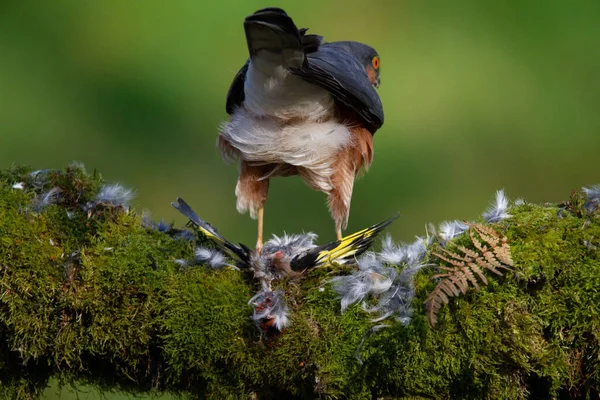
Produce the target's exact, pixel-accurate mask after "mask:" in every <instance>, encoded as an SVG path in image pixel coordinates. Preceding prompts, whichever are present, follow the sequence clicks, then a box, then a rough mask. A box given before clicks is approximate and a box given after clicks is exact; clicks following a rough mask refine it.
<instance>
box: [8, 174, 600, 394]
mask: <svg viewBox="0 0 600 400" xmlns="http://www.w3.org/2000/svg"><path fill="white" fill-rule="evenodd" d="M30 172H31V171H29V170H28V169H26V168H14V169H12V170H9V171H3V172H0V336H1V337H2V341H1V342H0V389H1V391H2V392H3V394H5V396H6V397H7V398H13V397H20V398H36V397H39V395H40V393H41V391H42V390H43V389H44V388H45V386H46V385H47V383H48V380H49V379H50V378H58V379H59V380H61V381H62V382H79V383H82V382H83V383H92V384H94V385H98V386H99V387H101V388H106V389H108V388H111V389H115V388H118V389H123V390H128V391H133V392H147V391H151V392H155V393H157V392H172V393H182V394H189V395H192V396H197V397H202V398H204V397H208V398H219V399H220V398H251V397H254V398H283V397H285V398H292V397H297V398H314V397H319V396H320V397H324V398H340V397H342V398H346V397H347V398H358V399H371V398H381V397H383V398H415V397H428V398H429V397H434V398H448V397H451V398H511V399H516V398H527V397H531V398H548V397H551V396H557V395H565V396H567V395H570V396H575V397H576V396H595V395H597V394H598V391H597V390H598V385H599V383H600V352H599V349H600V319H599V316H600V290H598V288H599V287H600V256H599V252H598V246H600V218H599V217H598V214H597V212H595V210H596V209H595V208H594V209H593V210H590V202H589V201H588V202H587V203H586V201H585V198H584V197H583V195H581V194H579V193H575V194H574V195H573V197H572V198H571V199H570V200H569V201H568V202H566V203H565V204H564V205H562V207H559V206H557V205H543V206H542V205H533V204H521V205H518V206H515V207H513V208H512V209H511V215H512V217H511V218H508V219H504V220H502V221H501V222H499V223H496V224H494V229H495V231H496V232H499V233H500V234H501V235H502V236H506V238H507V240H508V244H509V245H510V250H511V255H512V259H513V264H514V267H513V268H512V269H511V270H512V272H511V273H507V274H505V276H503V277H494V279H489V280H488V285H487V286H482V287H481V289H480V290H479V291H469V292H467V293H466V294H465V295H462V296H460V297H456V298H454V299H452V300H451V301H450V302H449V303H450V304H449V306H447V307H443V308H441V309H440V310H439V313H438V314H437V324H436V326H435V328H432V327H430V325H429V324H428V322H427V319H426V310H425V306H424V305H423V301H424V300H425V299H426V298H427V296H428V294H429V293H430V292H431V291H432V290H433V289H434V288H435V286H436V282H435V281H432V280H431V279H430V277H431V276H432V275H434V274H435V273H436V271H435V269H433V268H431V269H423V271H422V272H420V273H419V274H418V275H417V276H416V281H415V285H416V286H415V288H416V299H417V300H418V301H415V302H414V304H415V312H414V315H413V319H412V322H411V324H410V325H408V326H403V325H402V324H399V323H391V324H390V325H389V327H388V328H387V329H381V330H377V329H374V327H373V325H374V324H373V323H372V322H370V320H369V314H367V313H366V312H365V311H363V310H362V309H361V307H360V306H357V305H354V306H351V307H349V308H348V309H347V310H346V312H344V313H341V312H340V301H339V299H338V297H337V294H336V293H335V291H334V290H332V288H331V285H326V284H325V282H326V281H327V280H328V279H329V278H330V276H331V272H334V271H335V272H337V273H343V272H345V271H346V272H347V270H348V267H343V266H327V267H322V268H317V269H315V270H313V271H311V272H310V273H309V274H308V276H307V277H306V278H305V279H304V280H302V281H301V282H299V283H291V282H284V283H282V289H283V290H285V291H286V295H287V298H288V302H289V304H288V306H289V308H290V310H291V314H290V317H291V320H292V324H291V326H290V327H288V328H286V329H284V331H283V332H280V333H277V334H274V335H270V336H267V337H265V336H261V333H260V332H259V330H258V329H256V327H255V326H254V324H253V322H252V321H251V320H250V319H249V316H250V314H251V312H252V310H251V307H250V306H249V305H248V300H249V299H250V297H251V296H252V294H253V293H254V291H255V289H256V288H255V287H254V286H253V285H254V284H253V281H252V280H251V279H250V277H249V276H248V275H247V274H246V273H245V272H244V271H237V270H233V269H223V270H219V271H215V270H211V269H209V268H205V267H202V266H198V267H187V268H183V269H182V268H181V267H180V266H179V265H178V264H177V263H176V262H175V260H177V259H185V258H188V259H189V258H192V257H193V252H194V246H195V244H194V243H193V242H190V241H187V240H182V239H180V238H178V237H179V236H181V235H178V233H179V234H181V233H182V231H177V230H174V229H173V228H171V227H168V226H167V227H163V228H162V229H160V230H157V229H149V228H147V227H144V226H142V223H141V222H142V217H141V216H140V215H138V214H137V213H136V212H135V211H129V210H127V209H126V207H123V206H119V205H115V204H112V203H111V202H110V201H107V202H104V203H102V202H97V201H95V200H94V199H95V197H94V196H95V194H96V193H97V192H98V191H99V190H100V186H101V183H102V182H101V180H100V178H99V177H98V176H97V175H93V176H89V175H87V174H86V173H85V172H84V171H83V170H82V169H81V168H78V167H69V168H68V169H67V170H66V171H63V172H60V171H59V172H47V174H48V175H47V176H46V178H45V180H44V181H43V182H42V181H41V180H37V181H36V179H38V174H31V173H30ZM21 183H22V184H21ZM44 185H45V187H42V186H44ZM21 187H22V188H23V189H21ZM55 187H56V188H59V189H60V196H59V197H57V196H56V195H55V194H54V195H52V196H54V200H52V199H44V198H42V196H40V193H42V192H44V193H46V194H48V191H49V190H51V189H53V188H55ZM120 195H123V193H121V194H120ZM52 196H50V197H52ZM174 197H175V196H174ZM469 240H471V239H470V238H469V237H468V235H462V236H461V237H458V238H457V239H456V245H457V246H463V248H465V249H466V247H464V246H467V245H468V242H469ZM434 247H435V246H434ZM457 248H460V247H457ZM431 251H432V252H434V251H435V252H437V253H440V254H441V249H439V248H438V249H435V248H432V249H431ZM463 253H465V254H468V253H467V252H464V251H463ZM376 330H377V332H376V333H374V334H372V335H367V336H366V335H365V334H366V333H367V332H374V331H376ZM357 349H359V350H360V356H361V359H362V363H361V362H359V361H358V360H357V359H356V357H355V352H356V351H357Z"/></svg>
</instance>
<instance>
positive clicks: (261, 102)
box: [217, 8, 383, 250]
mask: <svg viewBox="0 0 600 400" xmlns="http://www.w3.org/2000/svg"><path fill="white" fill-rule="evenodd" d="M244 28H245V32H246V41H247V43H248V51H249V54H250V56H249V58H248V60H247V61H246V63H245V64H244V66H243V67H242V68H241V69H240V71H239V72H238V73H237V75H236V76H235V78H234V80H233V83H232V84H231V87H230V89H229V92H228V94H227V105H226V109H227V112H228V114H230V120H229V122H227V123H226V124H224V125H223V127H222V130H221V132H220V134H219V137H218V140H217V143H218V145H219V147H220V149H221V151H222V153H223V156H224V157H225V158H226V159H231V160H239V163H240V174H239V179H238V182H237V185H236V189H235V193H236V196H237V209H238V211H239V212H242V213H243V212H246V211H249V212H250V216H251V217H252V218H255V219H258V240H257V245H256V248H257V250H260V249H261V247H262V232H263V213H264V205H265V201H266V199H267V193H268V189H269V180H270V178H273V177H277V176H282V177H283V176H291V175H299V176H300V177H301V178H302V179H303V180H304V181H305V182H306V184H307V185H308V186H309V187H311V188H312V189H315V190H320V191H322V192H325V193H326V194H327V197H328V204H329V209H330V211H331V214H332V217H333V219H334V221H335V231H336V236H337V239H338V240H339V239H341V238H342V229H345V228H346V225H347V223H348V216H349V213H350V200H351V197H352V188H353V185H354V179H355V177H356V175H357V174H358V173H359V172H360V171H361V170H363V169H368V168H369V166H370V165H371V162H372V160H373V135H374V133H375V131H377V129H379V128H380V127H381V126H382V125H383V107H382V105H381V101H380V99H379V96H378V95H377V92H376V91H375V87H378V86H379V70H380V68H379V63H380V60H379V55H378V54H377V52H376V51H375V50H374V49H373V48H372V47H370V46H367V45H365V44H362V43H358V42H351V41H342V42H331V43H326V42H324V41H323V38H322V37H320V36H317V35H309V34H307V33H306V29H298V28H297V27H296V25H295V24H294V22H293V21H292V19H291V18H290V17H289V16H288V15H287V14H286V13H285V12H284V11H283V10H281V9H279V8H265V9H262V10H259V11H257V12H255V13H254V14H252V15H250V16H248V17H247V18H246V20H245V21H244Z"/></svg>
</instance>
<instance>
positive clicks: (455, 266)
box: [425, 224, 514, 326]
mask: <svg viewBox="0 0 600 400" xmlns="http://www.w3.org/2000/svg"><path fill="white" fill-rule="evenodd" d="M469 237H470V238H471V243H472V245H473V247H474V249H470V248H467V247H465V246H456V250H455V251H450V250H447V249H445V248H442V249H441V253H432V254H433V255H434V256H436V257H437V258H439V259H440V260H441V261H443V262H445V263H446V264H447V265H439V267H438V268H439V270H440V273H439V274H437V275H434V276H432V277H431V279H441V281H440V282H439V283H438V284H437V286H436V287H435V289H434V290H433V291H432V292H431V293H429V295H428V296H427V298H426V299H425V307H426V309H427V319H428V321H429V324H430V325H431V326H435V323H436V322H437V313H438V311H439V310H440V308H441V307H442V303H443V304H448V301H449V298H450V297H456V296H459V295H460V294H461V293H462V294H465V293H466V292H467V290H469V283H470V284H471V286H473V287H474V288H475V289H476V290H479V282H483V284H484V285H487V283H488V281H487V278H486V277H485V275H484V274H483V271H484V270H485V269H487V270H489V271H491V272H493V273H494V274H496V275H499V276H502V272H500V270H501V269H504V270H508V271H510V270H511V267H513V266H514V265H513V260H512V257H511V254H510V246H509V245H508V242H507V239H506V237H504V236H502V235H500V234H499V233H498V232H496V230H494V229H493V228H491V227H489V226H485V225H482V224H471V225H469Z"/></svg>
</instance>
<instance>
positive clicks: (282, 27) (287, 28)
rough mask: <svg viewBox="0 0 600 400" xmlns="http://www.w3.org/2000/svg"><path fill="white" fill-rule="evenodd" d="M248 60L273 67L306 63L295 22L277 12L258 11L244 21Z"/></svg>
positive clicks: (277, 9)
mask: <svg viewBox="0 0 600 400" xmlns="http://www.w3.org/2000/svg"><path fill="white" fill-rule="evenodd" d="M244 29H245V31H246V41H247V42H248V51H249V53H250V58H251V59H252V60H255V59H256V58H259V59H260V60H262V61H265V62H266V63H268V64H271V65H273V66H276V65H282V66H284V67H286V68H288V67H300V66H302V65H303V64H304V63H305V55H304V50H303V47H302V37H301V34H300V32H299V31H298V28H297V27H296V25H295V24H294V21H292V19H291V18H290V17H289V16H288V15H287V14H286V13H285V11H283V10H282V9H280V8H275V7H270V8H263V9H261V10H258V11H257V12H255V13H254V14H252V15H250V16H248V17H246V20H245V21H244Z"/></svg>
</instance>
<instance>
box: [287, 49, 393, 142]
mask: <svg viewBox="0 0 600 400" xmlns="http://www.w3.org/2000/svg"><path fill="white" fill-rule="evenodd" d="M307 58H308V63H307V64H308V65H306V66H302V67H299V68H290V69H289V70H290V72H291V73H292V74H294V75H297V76H299V77H301V78H302V79H304V80H305V81H307V82H310V83H312V84H315V85H318V86H320V87H322V88H324V89H326V90H327V91H329V92H330V93H331V94H332V95H333V97H334V98H335V100H336V101H338V102H339V103H341V104H343V105H345V106H346V107H349V108H350V109H351V110H352V111H354V112H355V113H356V114H357V116H358V117H359V119H360V120H361V121H362V122H363V123H364V124H365V127H366V128H367V129H369V131H370V132H371V133H375V131H376V130H377V129H379V128H380V127H381V126H382V125H383V105H382V104H381V100H380V99H379V95H378V94H377V91H376V90H375V88H374V87H373V85H372V84H371V82H370V81H369V77H368V75H367V72H366V70H365V67H364V66H363V65H361V63H360V62H359V61H358V59H356V57H354V56H353V55H351V54H349V53H346V52H343V51H340V50H338V49H336V48H333V47H327V45H326V44H325V45H322V46H321V47H320V48H319V50H318V51H316V52H314V53H310V54H308V55H307Z"/></svg>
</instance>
